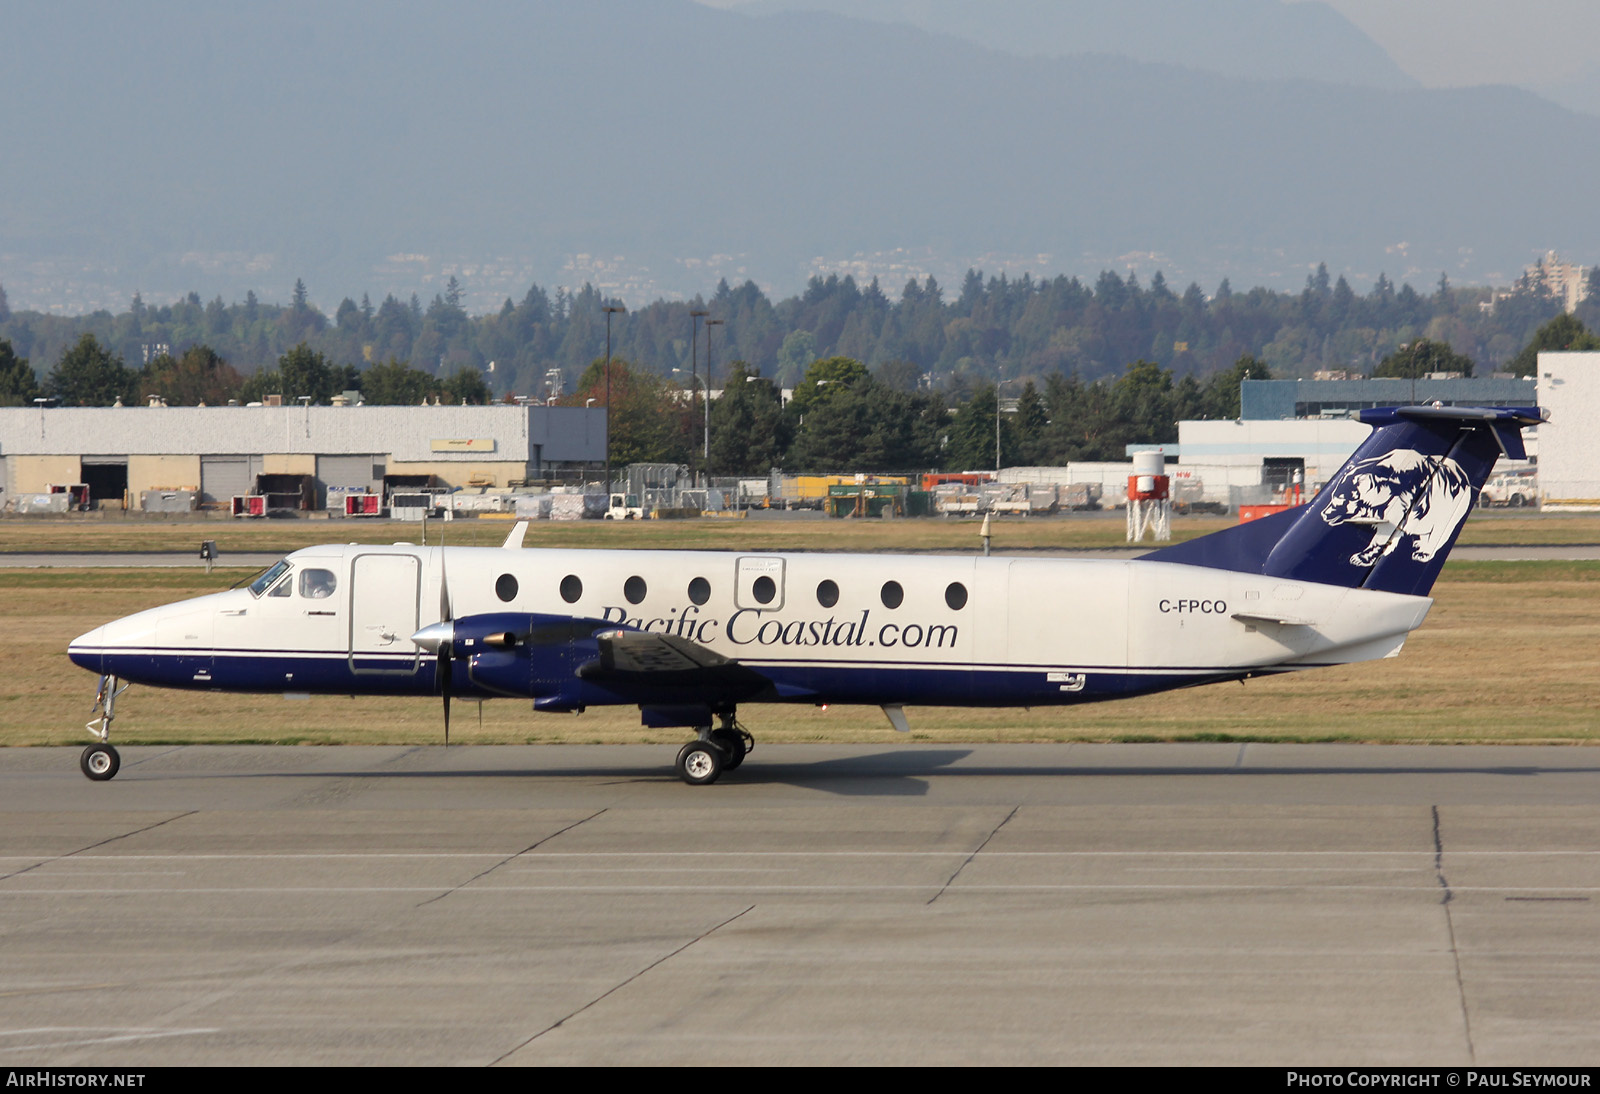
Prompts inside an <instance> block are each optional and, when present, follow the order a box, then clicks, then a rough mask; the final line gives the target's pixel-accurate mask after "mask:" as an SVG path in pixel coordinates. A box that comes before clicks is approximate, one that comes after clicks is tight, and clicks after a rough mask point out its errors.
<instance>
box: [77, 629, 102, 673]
mask: <svg viewBox="0 0 1600 1094" xmlns="http://www.w3.org/2000/svg"><path fill="white" fill-rule="evenodd" d="M105 639H106V629H105V627H104V626H99V627H96V628H95V629H94V630H92V631H90V632H88V633H87V634H80V635H78V637H76V638H74V639H73V640H72V641H71V642H69V643H68V644H67V656H68V657H69V658H71V659H72V663H73V664H74V665H77V666H78V667H79V668H81V669H88V670H89V671H90V672H100V671H102V668H103V666H102V662H103V660H104V657H105Z"/></svg>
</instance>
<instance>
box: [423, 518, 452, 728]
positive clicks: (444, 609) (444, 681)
mask: <svg viewBox="0 0 1600 1094" xmlns="http://www.w3.org/2000/svg"><path fill="white" fill-rule="evenodd" d="M451 619H452V616H451V612H450V571H449V570H448V569H447V568H446V566H445V548H444V532H443V531H441V532H440V533H439V623H440V626H441V627H448V628H449V634H448V636H446V637H444V638H443V639H442V640H441V641H440V642H439V645H438V650H439V663H438V668H437V669H436V670H435V672H434V678H435V679H436V680H437V681H438V684H439V694H440V695H441V696H442V697H443V698H444V747H446V748H449V747H450V691H451V687H452V685H453V684H454V683H455V666H454V665H453V664H451V661H452V660H453V659H454V657H455V642H454V638H455V627H453V626H450V621H451ZM425 629H426V628H425ZM419 633H420V632H419Z"/></svg>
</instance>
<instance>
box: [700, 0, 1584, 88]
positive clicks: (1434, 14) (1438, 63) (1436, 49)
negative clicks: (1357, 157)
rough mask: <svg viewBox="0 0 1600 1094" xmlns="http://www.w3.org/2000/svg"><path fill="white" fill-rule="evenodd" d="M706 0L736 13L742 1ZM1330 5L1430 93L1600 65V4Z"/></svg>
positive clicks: (1361, 1)
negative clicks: (1599, 49) (1599, 61)
mask: <svg viewBox="0 0 1600 1094" xmlns="http://www.w3.org/2000/svg"><path fill="white" fill-rule="evenodd" d="M700 2H701V3H703V4H708V5H710V6H712V7H718V8H733V7H738V6H739V4H740V3H741V2H742V0H700ZM982 2H983V0H973V3H975V4H981V3H982ZM1195 2H1197V3H1204V2H1205V0H1195ZM1291 2H1294V0H1291ZM1324 2H1325V3H1327V4H1328V5H1329V6H1330V7H1332V8H1334V9H1335V10H1337V11H1339V12H1340V13H1341V14H1343V15H1344V17H1345V18H1346V19H1349V20H1350V21H1351V22H1352V23H1354V24H1355V25H1356V26H1358V27H1360V28H1361V29H1362V30H1363V31H1365V32H1366V33H1367V35H1368V36H1369V37H1370V38H1372V39H1373V40H1374V41H1375V42H1377V43H1378V44H1379V45H1380V46H1382V47H1383V48H1384V49H1386V50H1388V51H1389V56H1391V57H1393V58H1394V60H1395V63H1396V64H1398V65H1399V66H1400V67H1401V68H1403V69H1405V70H1406V71H1407V72H1408V73H1410V74H1411V75H1412V76H1414V77H1416V78H1417V79H1418V80H1419V81H1421V82H1422V83H1423V84H1424V85H1425V86H1427V87H1458V86H1462V85H1470V84H1485V83H1496V84H1518V85H1523V86H1536V85H1548V84H1555V83H1561V82H1564V81H1567V80H1571V79H1573V78H1574V77H1576V76H1577V75H1578V73H1579V72H1580V71H1581V70H1582V69H1583V68H1584V66H1585V65H1586V64H1588V63H1591V62H1594V61H1595V59H1596V58H1595V47H1596V43H1597V42H1600V0H1324Z"/></svg>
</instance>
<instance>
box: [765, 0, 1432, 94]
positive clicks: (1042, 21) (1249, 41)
mask: <svg viewBox="0 0 1600 1094" xmlns="http://www.w3.org/2000/svg"><path fill="white" fill-rule="evenodd" d="M735 10H738V11H742V12H748V13H751V14H770V13H772V12H777V11H827V12H832V13H834V14H836V15H849V16H854V17H855V18H858V19H869V20H872V21H873V22H879V23H904V24H906V25H909V26H914V27H920V28H921V29H923V30H927V31H933V32H934V33H937V34H948V35H952V36H953V37H956V38H965V39H967V40H968V41H971V42H976V43H978V44H979V45H983V46H988V47H990V48H991V49H997V50H1002V51H1004V52H1006V53H1015V54H1018V55H1019V56H1023V57H1070V56H1072V55H1074V54H1083V53H1108V54H1111V55H1113V56H1117V57H1127V58H1129V59H1131V60H1135V61H1150V62H1153V63H1156V64H1167V65H1181V66H1183V67H1185V68H1192V69H1196V70H1198V71H1201V72H1215V73H1218V74H1219V75H1223V76H1238V77H1241V78H1244V79H1265V80H1294V79H1300V80H1324V81H1326V82H1328V83H1337V84H1356V85H1359V86H1361V87H1381V88H1387V89H1389V90H1391V91H1399V90H1406V89H1410V88H1415V87H1416V86H1417V82H1416V81H1415V80H1413V79H1412V78H1411V77H1410V76H1408V75H1406V74H1405V73H1404V72H1402V71H1401V69H1400V66H1399V65H1397V64H1395V63H1394V60H1393V58H1391V57H1390V56H1389V54H1388V53H1386V52H1384V50H1383V47H1381V46H1379V45H1378V44H1377V43H1376V42H1374V41H1373V40H1372V39H1371V38H1368V37H1367V36H1366V35H1365V34H1363V33H1362V32H1361V31H1360V30H1359V29H1358V28H1357V27H1356V26H1355V25H1354V24H1352V23H1351V22H1350V21H1349V20H1348V19H1346V18H1345V17H1344V16H1342V15H1340V14H1339V13H1338V12H1336V11H1334V10H1333V9H1332V8H1330V7H1329V6H1328V5H1326V4H1323V3H1318V2H1305V3H1292V4H1286V3H1284V2H1283V0H1205V2H1204V3H1197V2H1196V0H981V2H977V3H974V2H973V0H745V2H744V3H741V4H738V5H737V6H736V9H735Z"/></svg>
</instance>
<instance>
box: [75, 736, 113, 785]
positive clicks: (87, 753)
mask: <svg viewBox="0 0 1600 1094" xmlns="http://www.w3.org/2000/svg"><path fill="white" fill-rule="evenodd" d="M78 766H79V767H81V768H83V773H84V775H86V776H88V777H89V778H91V779H93V780H94V781H95V782H97V783H103V782H105V781H106V780H107V779H109V778H111V777H112V776H113V775H115V774H116V773H117V772H118V771H119V770H120V769H121V768H122V757H121V756H119V755H117V750H116V749H114V748H112V747H111V746H110V745H90V746H89V747H88V748H86V749H84V750H83V755H82V756H80V757H78Z"/></svg>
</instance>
